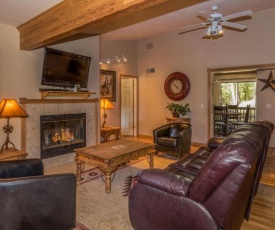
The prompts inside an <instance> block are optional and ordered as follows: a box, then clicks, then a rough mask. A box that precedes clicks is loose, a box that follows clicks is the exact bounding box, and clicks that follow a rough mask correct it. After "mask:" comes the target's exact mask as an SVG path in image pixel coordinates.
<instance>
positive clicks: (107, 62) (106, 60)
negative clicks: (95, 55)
mask: <svg viewBox="0 0 275 230" xmlns="http://www.w3.org/2000/svg"><path fill="white" fill-rule="evenodd" d="M113 61H115V62H117V63H119V62H121V61H124V62H127V58H126V57H125V56H124V55H122V56H121V57H118V56H115V57H114V58H107V59H100V62H99V64H100V65H102V64H104V63H106V64H111V62H113Z"/></svg>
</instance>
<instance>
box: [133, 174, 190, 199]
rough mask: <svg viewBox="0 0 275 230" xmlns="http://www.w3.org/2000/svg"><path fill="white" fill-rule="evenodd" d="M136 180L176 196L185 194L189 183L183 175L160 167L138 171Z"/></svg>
mask: <svg viewBox="0 0 275 230" xmlns="http://www.w3.org/2000/svg"><path fill="white" fill-rule="evenodd" d="M137 182H138V183H142V184H145V185H149V186H151V187H154V188H157V189H160V190H163V191H165V192H168V193H171V194H174V195H178V196H185V195H186V194H187V192H188V189H189V183H188V182H186V180H185V179H184V177H182V176H178V175H176V174H174V173H170V172H167V171H165V170H161V169H145V170H142V171H140V172H139V173H138V175H137Z"/></svg>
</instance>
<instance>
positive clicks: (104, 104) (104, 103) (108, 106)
mask: <svg viewBox="0 0 275 230" xmlns="http://www.w3.org/2000/svg"><path fill="white" fill-rule="evenodd" d="M100 108H101V109H114V108H115V107H114V106H113V105H112V104H111V102H110V101H109V100H108V99H101V100H100Z"/></svg>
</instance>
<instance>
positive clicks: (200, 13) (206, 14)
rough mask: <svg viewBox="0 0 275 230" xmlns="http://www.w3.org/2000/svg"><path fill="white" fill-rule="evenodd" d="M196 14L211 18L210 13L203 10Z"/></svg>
mask: <svg viewBox="0 0 275 230" xmlns="http://www.w3.org/2000/svg"><path fill="white" fill-rule="evenodd" d="M197 14H199V15H200V16H202V17H204V18H205V19H208V18H211V15H210V14H208V13H206V12H205V11H200V12H198V13H197Z"/></svg>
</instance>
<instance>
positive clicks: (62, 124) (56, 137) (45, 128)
mask: <svg viewBox="0 0 275 230" xmlns="http://www.w3.org/2000/svg"><path fill="white" fill-rule="evenodd" d="M40 134H41V135H40V147H41V159H46V158H50V157H55V156H60V155H63V154H67V153H71V152H73V150H74V149H76V148H81V147H85V146H86V113H77V114H59V115H43V116H40Z"/></svg>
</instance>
